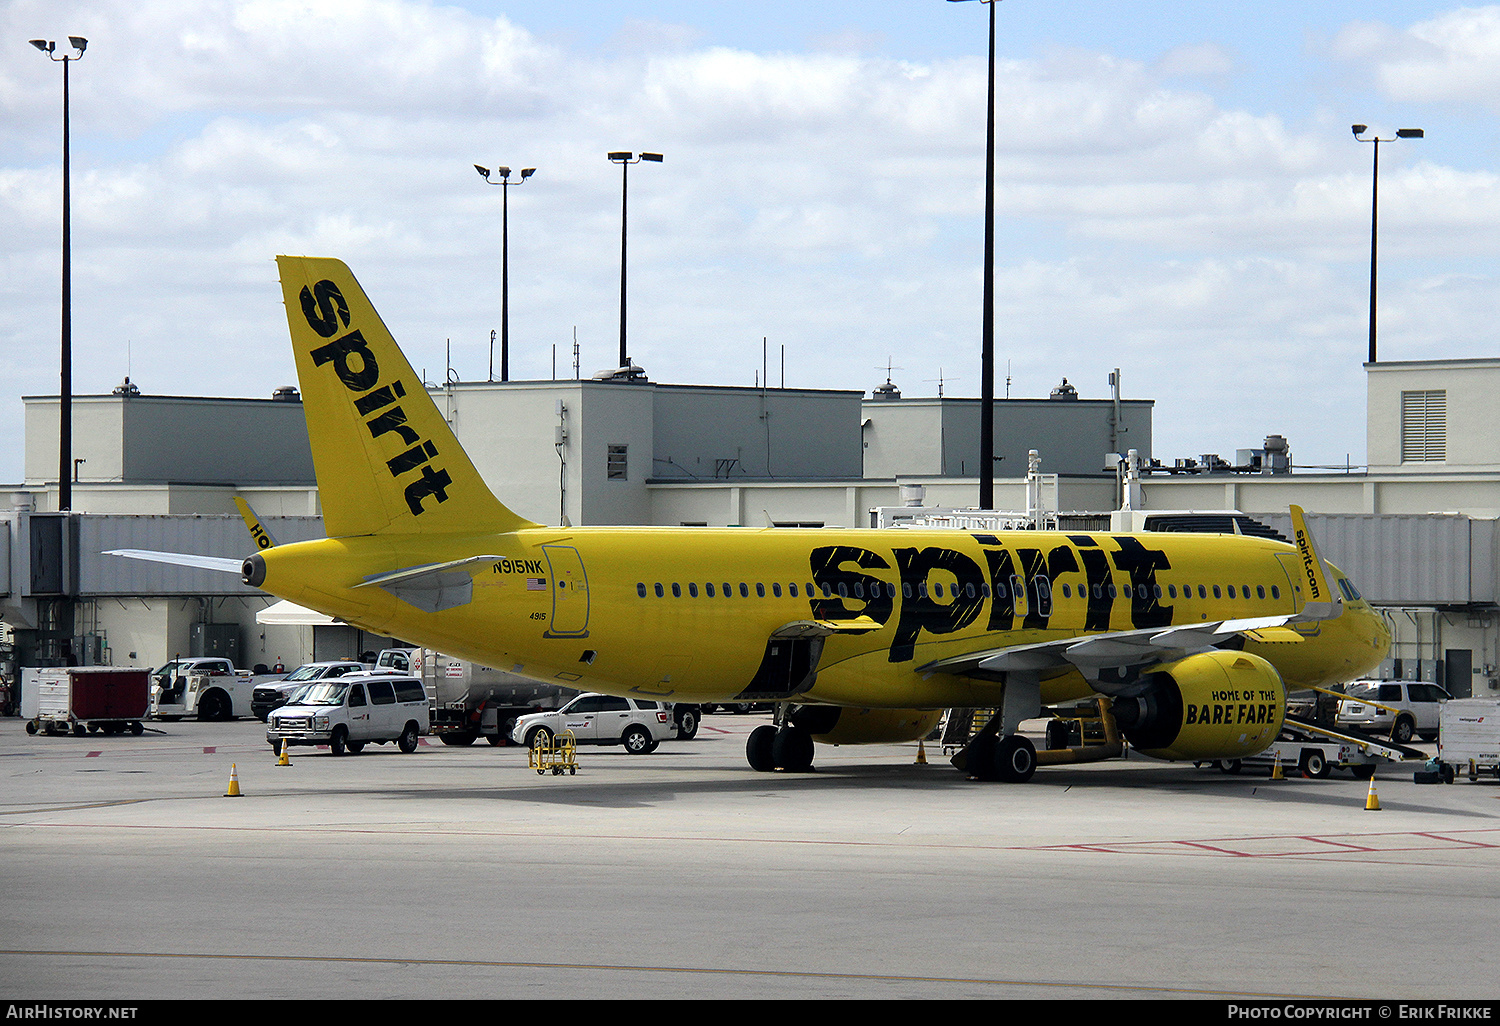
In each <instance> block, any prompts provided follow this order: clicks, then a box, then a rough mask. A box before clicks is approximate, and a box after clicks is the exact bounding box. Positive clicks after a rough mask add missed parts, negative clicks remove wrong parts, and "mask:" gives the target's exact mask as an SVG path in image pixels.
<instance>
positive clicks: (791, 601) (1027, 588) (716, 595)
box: [252, 528, 1390, 709]
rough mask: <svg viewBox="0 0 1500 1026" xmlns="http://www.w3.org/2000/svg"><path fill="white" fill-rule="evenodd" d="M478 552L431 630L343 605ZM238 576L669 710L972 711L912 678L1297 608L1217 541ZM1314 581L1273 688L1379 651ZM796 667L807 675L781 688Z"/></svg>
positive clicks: (925, 680)
mask: <svg viewBox="0 0 1500 1026" xmlns="http://www.w3.org/2000/svg"><path fill="white" fill-rule="evenodd" d="M481 554H483V555H487V556H492V557H494V558H493V559H492V560H489V561H487V562H486V563H485V564H483V565H481V566H479V567H477V568H474V567H471V568H469V569H468V570H466V571H463V573H464V574H466V575H468V576H470V577H471V578H472V583H471V585H469V584H466V583H464V582H462V581H460V582H459V583H460V584H463V585H464V586H463V587H456V586H455V587H452V588H451V589H450V593H449V595H450V597H448V598H447V599H446V600H444V601H439V602H436V605H437V606H438V607H439V608H436V609H433V611H427V610H426V609H424V608H420V607H419V606H420V605H421V604H422V603H423V602H424V601H427V602H428V605H429V608H430V607H431V606H432V605H433V602H431V601H429V600H427V599H424V598H418V599H416V600H415V601H416V602H417V604H413V596H412V595H411V594H409V593H403V592H402V591H401V589H400V588H399V587H397V588H392V589H391V590H389V591H388V590H386V589H384V588H381V587H378V586H364V587H360V585H361V584H363V583H364V582H365V581H366V580H367V579H368V578H371V577H374V576H377V575H380V574H386V573H389V572H390V571H392V570H394V569H400V568H404V567H414V566H423V565H427V564H439V563H444V562H447V561H451V560H456V559H463V558H469V557H473V556H476V555H481ZM257 559H258V560H261V561H262V562H261V564H260V567H261V568H260V569H259V570H258V571H257V575H258V576H259V580H255V581H252V583H255V584H256V585H257V586H258V587H261V588H263V589H264V590H266V591H269V592H271V593H272V594H275V595H278V596H280V597H283V598H286V599H289V600H291V601H293V602H296V603H298V604H301V605H304V606H308V607H310V608H313V609H317V610H319V611H321V612H324V613H327V614H329V615H332V616H336V617H339V618H340V619H343V620H346V621H348V622H350V623H353V624H356V625H359V626H361V627H364V628H366V629H368V630H371V631H375V632H378V633H383V634H388V635H392V636H395V637H399V638H402V639H404V640H406V641H409V642H413V643H416V644H420V645H423V646H426V647H431V648H436V649H439V650H441V651H444V652H447V653H450V654H452V655H456V656H460V657H462V658H466V659H470V660H473V661H476V662H479V663H482V664H484V665H489V666H494V667H498V668H502V669H506V670H510V671H512V672H516V673H519V674H523V675H526V676H531V677H536V678H539V679H544V680H549V681H554V682H561V683H566V684H567V685H569V686H571V687H576V688H579V689H581V690H595V691H603V692H610V693H615V694H637V695H647V696H655V697H665V698H669V699H671V700H674V701H686V702H702V701H728V700H732V699H735V698H737V697H742V696H746V695H755V696H757V697H760V698H771V699H775V698H778V697H780V698H786V699H795V700H797V701H800V702H820V703H828V704H833V705H845V706H860V707H869V708H891V709H896V708H905V709H913V708H942V707H953V706H983V705H986V704H988V703H991V702H993V701H994V700H995V698H996V696H997V695H998V693H999V687H1000V685H999V683H998V682H997V681H995V680H986V679H980V678H977V677H967V676H959V675H955V674H951V673H943V672H932V671H931V670H924V669H923V668H924V667H925V666H926V665H927V664H929V663H931V662H933V661H934V660H939V659H946V658H949V657H953V656H961V655H964V654H966V653H969V652H976V651H983V650H992V649H996V648H1000V647H1009V646H1015V645H1025V644H1032V643H1035V642H1043V641H1049V640H1054V639H1057V638H1066V637H1075V636H1082V635H1086V634H1095V633H1101V632H1105V631H1127V630H1134V629H1143V628H1152V627H1168V626H1175V625H1182V624H1193V623H1205V622H1211V621H1220V620H1239V619H1246V618H1252V617H1266V616H1274V615H1279V614H1290V613H1294V612H1296V611H1297V610H1299V609H1300V608H1301V607H1302V605H1303V604H1304V601H1305V596H1303V595H1302V593H1301V591H1300V585H1299V583H1298V582H1299V579H1300V578H1299V574H1298V572H1297V567H1298V564H1299V562H1300V560H1301V556H1300V555H1299V553H1298V552H1297V550H1296V549H1295V548H1293V547H1292V546H1290V545H1287V544H1283V543H1279V542H1275V541H1269V540H1265V539H1259V538H1250V537H1241V536H1229V535H1194V534H1162V533H1153V534H1110V533H1090V534H1084V533H1053V532H1030V531H1027V532H1005V533H996V534H986V533H973V532H956V531H915V530H887V531H876V530H847V529H822V530H796V529H784V528H780V529H764V530H751V529H744V528H730V529H712V528H688V529H680V528H575V529H566V528H535V529H525V530H520V531H515V532H508V533H502V534H488V535H456V534H423V535H378V536H369V537H359V538H333V539H326V540H320V541H313V542H302V543H297V544H293V545H283V546H277V547H275V548H272V549H268V550H265V551H264V552H262V553H261V554H259V555H258V556H256V557H252V561H253V560H257ZM449 576H450V578H452V577H454V576H455V575H449ZM1330 582H1331V583H1333V585H1334V587H1336V588H1339V589H1340V590H1341V591H1342V598H1343V610H1342V612H1341V614H1340V615H1339V616H1337V617H1336V618H1333V619H1329V620H1323V621H1319V622H1314V623H1308V624H1300V625H1297V626H1296V627H1295V628H1293V627H1281V628H1273V629H1268V630H1261V631H1253V632H1249V633H1247V634H1246V636H1245V644H1244V647H1245V650H1246V651H1250V652H1253V653H1255V654H1258V655H1261V656H1263V657H1264V658H1266V659H1267V660H1268V661H1269V662H1271V663H1272V665H1273V666H1275V667H1276V669H1277V671H1278V672H1279V673H1280V675H1281V677H1282V679H1283V681H1284V682H1285V683H1286V684H1287V686H1288V687H1295V686H1306V685H1323V684H1329V683H1334V682H1337V681H1342V680H1349V679H1353V678H1355V677H1359V676H1364V675H1366V674H1368V673H1369V672H1370V671H1371V670H1373V669H1374V668H1375V667H1376V666H1377V665H1378V664H1379V662H1380V660H1381V659H1382V658H1384V656H1385V653H1386V650H1387V648H1388V647H1389V643H1390V634H1389V631H1388V629H1387V627H1386V624H1385V622H1384V620H1383V619H1382V618H1381V617H1380V616H1379V615H1378V613H1376V612H1375V610H1373V609H1372V608H1371V607H1370V606H1369V605H1368V604H1367V603H1366V602H1364V600H1363V599H1361V598H1360V597H1359V596H1358V592H1357V591H1355V590H1354V589H1353V587H1352V585H1350V584H1349V582H1348V581H1347V580H1346V579H1345V578H1344V575H1343V574H1341V573H1339V572H1338V571H1336V570H1334V571H1332V572H1331V574H1330ZM453 595H457V597H456V598H455V597H452V596H453ZM398 596H401V597H398ZM445 605H446V607H444V606H445ZM799 624H802V625H807V630H808V631H810V632H811V633H812V634H813V635H815V636H817V637H818V639H819V640H818V644H817V645H816V646H815V648H814V649H813V650H812V651H811V654H809V652H808V651H807V650H806V649H804V650H803V652H802V655H801V656H798V655H797V654H796V652H795V651H793V649H795V645H783V646H782V647H781V649H778V648H777V647H776V645H775V644H774V640H773V636H776V637H781V638H791V637H793V636H795V635H796V634H797V633H798V628H797V627H796V626H794V625H799ZM819 625H821V626H819ZM778 653H780V654H778ZM798 658H802V659H804V660H805V659H807V658H811V659H812V661H813V663H814V667H815V671H816V672H815V673H808V674H805V675H804V674H802V672H801V671H802V669H806V667H800V666H798V665H796V660H797V659H798ZM788 659H790V660H791V663H790V664H788V665H781V662H779V661H785V660H788ZM778 689H781V690H780V691H778ZM1090 693H1091V689H1090V687H1089V685H1088V684H1087V683H1086V682H1085V681H1084V679H1083V678H1082V677H1081V676H1080V675H1079V674H1078V673H1077V672H1076V671H1072V670H1069V671H1067V672H1059V673H1057V674H1056V675H1053V676H1050V677H1048V678H1046V679H1044V681H1043V695H1042V697H1043V700H1044V701H1045V702H1049V703H1050V702H1057V701H1063V700H1066V699H1069V698H1076V697H1084V696H1086V695H1088V694H1090Z"/></svg>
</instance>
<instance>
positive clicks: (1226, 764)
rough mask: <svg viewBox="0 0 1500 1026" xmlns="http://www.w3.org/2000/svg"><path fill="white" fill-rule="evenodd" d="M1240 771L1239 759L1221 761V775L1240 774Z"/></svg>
mask: <svg viewBox="0 0 1500 1026" xmlns="http://www.w3.org/2000/svg"><path fill="white" fill-rule="evenodd" d="M1239 771H1240V760H1238V759H1220V760H1219V772H1220V773H1238V772H1239Z"/></svg>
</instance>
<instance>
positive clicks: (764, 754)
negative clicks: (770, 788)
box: [745, 723, 776, 773]
mask: <svg viewBox="0 0 1500 1026" xmlns="http://www.w3.org/2000/svg"><path fill="white" fill-rule="evenodd" d="M775 743H776V728H775V727H773V726H771V725H770V724H769V723H768V724H766V725H765V726H761V727H756V728H755V729H754V730H752V731H751V732H750V738H749V740H747V741H746V742H745V759H746V760H747V761H748V762H749V763H750V768H751V769H753V770H755V771H756V772H758V773H768V772H770V771H771V770H773V769H775V768H776V760H775V758H774V757H773V756H772V754H771V748H772V746H773V745H774V744H775Z"/></svg>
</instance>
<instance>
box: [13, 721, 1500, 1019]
mask: <svg viewBox="0 0 1500 1026" xmlns="http://www.w3.org/2000/svg"><path fill="white" fill-rule="evenodd" d="M763 722H766V718H765V717H764V716H734V715H713V716H709V717H706V718H705V723H704V727H703V730H702V732H701V733H700V734H699V737H698V738H697V739H696V740H693V741H687V742H676V741H671V742H665V743H663V745H662V746H661V747H660V748H659V749H658V750H657V751H656V752H655V753H654V754H651V755H646V756H630V755H626V754H625V753H624V752H623V750H622V749H619V748H583V749H580V752H579V763H580V768H579V772H578V774H577V775H576V776H567V775H565V776H560V777H557V776H552V775H547V776H538V775H537V774H536V773H535V772H533V771H531V770H529V769H528V768H527V758H526V754H527V753H526V752H525V751H524V750H523V749H519V748H511V747H501V748H494V747H491V746H489V745H487V744H484V743H483V742H480V743H479V744H476V745H474V746H473V747H469V748H456V747H446V746H443V745H441V744H438V743H437V742H436V740H435V739H431V738H428V739H424V743H423V745H422V746H420V747H419V748H418V750H417V751H416V752H415V753H414V754H412V755H402V754H400V753H398V752H397V751H396V749H395V746H394V745H381V746H372V747H370V748H367V749H366V750H365V751H364V752H363V753H362V754H360V755H345V756H343V757H334V756H332V755H331V754H329V753H328V752H327V750H326V749H322V750H318V749H310V748H299V749H294V750H293V752H292V755H291V760H292V765H291V766H285V767H283V766H277V765H275V763H276V757H275V756H274V755H273V754H272V752H271V750H270V748H269V747H268V746H267V744H266V743H265V740H264V726H263V725H262V724H260V723H258V722H256V721H254V720H241V721H238V722H233V723H218V724H208V723H197V722H192V721H187V722H181V723H161V724H152V725H150V727H149V728H148V730H147V732H146V734H145V735H144V736H143V737H131V736H129V735H125V736H118V737H114V736H111V737H105V736H102V735H88V736H86V737H81V738H80V737H45V736H36V737H32V736H28V735H27V734H25V732H24V730H23V724H22V721H20V720H16V719H4V720H0V858H3V866H4V869H3V874H0V888H3V900H0V996H3V997H5V998H6V999H14V1000H45V999H64V1000H84V999H87V1000H110V1001H127V1000H149V999H162V998H269V999H276V998H298V999H308V998H311V999H319V998H360V999H380V998H480V999H500V998H509V999H516V998H520V999H527V998H531V999H559V998H563V999H576V998H627V999H635V998H705V997H707V998H773V997H774V998H845V997H857V998H867V999H868V998H1094V999H1104V998H1163V997H1166V998H1172V997H1182V998H1216V999H1241V998H1248V999H1257V998H1259V999H1285V998H1373V999H1383V1000H1397V999H1403V998H1404V999H1419V998H1425V999H1467V1000H1485V999H1493V998H1496V997H1497V996H1500V984H1496V983H1495V982H1494V978H1493V974H1491V973H1489V972H1487V971H1484V970H1482V969H1481V968H1480V966H1481V965H1482V964H1483V962H1484V961H1485V959H1486V952H1487V951H1488V950H1489V948H1490V947H1492V938H1493V935H1494V922H1495V912H1494V910H1495V908H1496V907H1497V898H1500V801H1497V799H1500V784H1497V782H1496V781H1495V779H1494V778H1493V777H1491V778H1489V779H1485V780H1480V781H1478V782H1470V781H1467V780H1464V779H1462V778H1460V780H1459V782H1458V783H1456V784H1454V785H1452V786H1442V785H1436V786H1425V785H1424V786H1419V785H1416V784H1414V783H1413V781H1412V770H1413V768H1414V767H1413V766H1412V765H1410V764H1408V765H1403V766H1401V767H1394V766H1393V767H1391V768H1389V769H1384V770H1382V771H1381V772H1380V773H1379V774H1378V775H1377V777H1376V780H1375V784H1376V793H1377V797H1378V801H1379V804H1380V809H1379V810H1378V811H1369V810H1367V809H1366V799H1367V795H1368V792H1369V784H1368V783H1367V782H1365V781H1360V780H1355V779H1354V778H1352V777H1350V776H1349V775H1347V774H1340V773H1335V774H1334V775H1333V776H1332V777H1330V778H1328V779H1325V780H1306V779H1302V778H1300V777H1297V776H1296V774H1295V769H1292V770H1291V771H1290V775H1289V778H1288V779H1286V780H1280V781H1273V780H1270V779H1268V778H1267V777H1266V776H1265V775H1251V774H1250V773H1249V772H1248V771H1247V772H1245V773H1243V774H1240V775H1237V776H1231V775H1227V774H1223V773H1220V772H1218V771H1216V770H1207V769H1195V768H1194V767H1192V766H1191V765H1180V764H1178V765H1168V764H1163V763H1157V762H1153V761H1150V760H1147V759H1144V758H1141V757H1135V758H1131V759H1128V760H1126V761H1121V762H1113V763H1103V764H1097V765H1089V766H1077V767H1044V768H1043V769H1041V770H1039V771H1038V773H1037V775H1036V777H1035V778H1034V779H1033V780H1032V781H1031V782H1030V783H1029V784H1025V785H1005V784H994V783H988V784H986V783H977V782H974V781H969V780H966V779H965V778H964V777H963V776H962V775H960V774H959V773H958V772H957V771H955V770H954V769H953V768H952V767H951V766H949V765H948V763H947V761H946V759H945V758H944V757H943V755H942V753H941V751H940V750H938V749H937V748H936V747H935V746H927V747H926V751H925V754H926V757H927V760H928V763H927V764H926V765H919V764H917V755H918V749H917V746H916V745H914V744H913V745H881V746H871V747H857V748H826V747H823V746H819V748H818V753H817V760H818V761H817V764H816V770H815V771H814V772H812V773H806V774H785V773H771V774H763V773H755V772H753V771H751V770H750V769H749V768H748V767H747V765H746V764H745V759H744V742H745V737H746V735H747V734H748V733H749V731H750V730H751V729H752V728H753V727H755V726H757V725H759V724H760V723H763ZM231 766H233V767H234V768H235V771H236V774H237V777H238V784H239V788H240V790H241V792H242V793H241V795H240V796H239V797H235V798H229V797H225V792H226V790H228V785H229V780H230V771H231Z"/></svg>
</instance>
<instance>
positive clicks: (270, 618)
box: [255, 599, 344, 627]
mask: <svg viewBox="0 0 1500 1026" xmlns="http://www.w3.org/2000/svg"><path fill="white" fill-rule="evenodd" d="M255 622H256V623H258V624H262V625H264V626H270V627H335V626H342V625H343V623H344V621H342V620H335V619H334V618H333V617H331V616H326V615H324V614H323V613H319V612H317V611H315V610H312V609H308V608H307V607H305V606H299V605H297V604H296V603H295V602H287V601H286V600H285V599H283V600H282V601H280V602H274V603H272V604H271V605H269V606H267V607H266V608H264V609H262V610H261V611H260V612H258V613H256V614H255Z"/></svg>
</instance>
